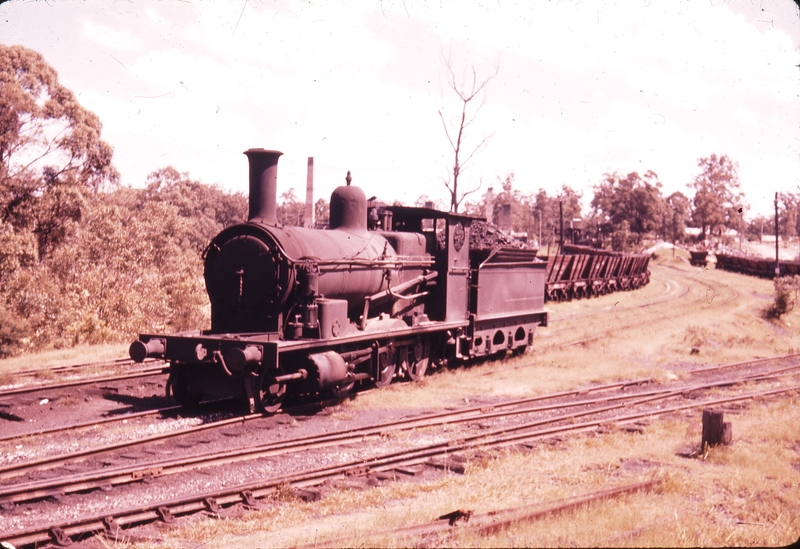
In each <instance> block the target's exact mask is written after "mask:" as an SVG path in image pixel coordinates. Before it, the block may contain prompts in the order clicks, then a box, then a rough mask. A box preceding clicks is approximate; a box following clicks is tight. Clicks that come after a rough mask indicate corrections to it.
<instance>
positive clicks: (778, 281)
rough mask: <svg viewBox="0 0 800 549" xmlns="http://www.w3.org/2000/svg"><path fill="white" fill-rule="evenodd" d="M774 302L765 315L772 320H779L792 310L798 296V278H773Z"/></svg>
mask: <svg viewBox="0 0 800 549" xmlns="http://www.w3.org/2000/svg"><path fill="white" fill-rule="evenodd" d="M774 284H775V300H774V301H773V303H772V305H770V307H769V309H767V315H768V316H771V317H772V318H780V317H782V316H783V315H785V314H786V313H788V312H790V311H791V310H792V309H794V306H795V304H797V299H798V296H800V276H797V275H794V276H779V277H775V280H774Z"/></svg>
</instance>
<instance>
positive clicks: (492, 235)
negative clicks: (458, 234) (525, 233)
mask: <svg viewBox="0 0 800 549" xmlns="http://www.w3.org/2000/svg"><path fill="white" fill-rule="evenodd" d="M522 247H523V245H522V243H521V242H519V241H517V240H515V239H514V237H512V236H511V235H509V234H506V233H504V232H503V231H501V230H500V228H499V227H498V226H497V225H494V224H493V223H488V222H486V221H473V222H472V225H470V231H469V248H470V250H491V249H493V248H522Z"/></svg>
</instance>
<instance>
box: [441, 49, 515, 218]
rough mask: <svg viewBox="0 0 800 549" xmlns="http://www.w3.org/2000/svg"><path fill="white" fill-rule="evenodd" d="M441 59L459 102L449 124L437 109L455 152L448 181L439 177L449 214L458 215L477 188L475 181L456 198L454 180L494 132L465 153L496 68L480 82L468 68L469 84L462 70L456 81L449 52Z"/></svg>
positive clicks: (498, 68) (456, 187)
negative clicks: (469, 135) (459, 209)
mask: <svg viewBox="0 0 800 549" xmlns="http://www.w3.org/2000/svg"><path fill="white" fill-rule="evenodd" d="M442 57H443V58H444V64H445V67H446V68H447V85H448V86H449V87H450V88H452V90H453V91H454V92H455V93H456V95H457V96H458V98H459V100H460V101H461V112H460V113H459V114H456V115H454V116H452V117H450V118H449V122H448V119H446V118H445V115H444V114H443V113H442V109H439V118H441V120H442V126H444V132H445V134H446V135H447V140H448V141H449V142H450V147H452V149H453V152H454V153H455V158H454V159H453V174H452V178H451V177H450V176H448V177H447V179H444V178H443V182H444V185H445V187H447V190H448V191H450V211H452V212H458V206H459V205H460V204H461V202H462V201H463V200H464V198H466V197H467V196H468V195H470V194H472V193H474V192H475V191H477V190H478V189H480V182H479V183H478V186H477V187H475V188H474V189H470V190H468V191H466V192H462V193H461V196H459V194H458V193H459V190H458V178H459V176H460V175H461V173H462V172H464V171H465V170H466V169H467V168H468V166H469V163H470V161H471V160H472V159H473V158H474V157H475V155H476V154H478V153H479V152H481V151H482V150H483V149H485V148H486V146H487V145H488V144H489V141H490V140H491V139H492V137H494V132H492V133H491V134H489V135H487V136H485V137H483V138H482V139H481V140H480V141H478V144H477V145H476V146H474V147H472V149H471V151H470V152H469V153H467V152H466V150H470V149H469V148H467V149H466V150H465V142H466V141H467V129H468V128H469V127H470V126H471V125H472V123H473V122H475V119H476V118H477V117H478V113H479V112H480V110H481V108H482V107H483V105H484V104H485V103H486V85H487V84H488V83H489V82H490V81H491V80H492V79H493V78H494V77H496V76H497V74H498V73H499V72H500V66H499V64H495V67H494V74H492V75H490V76H489V77H487V78H485V79H484V80H481V81H478V74H477V72H476V71H475V67H472V69H471V72H472V79H471V80H472V81H471V82H469V78H468V77H467V76H466V75H465V74H464V73H465V72H466V69H465V70H464V71H463V72H462V74H461V78H460V79H458V80H457V79H456V75H455V72H454V71H453V62H452V54H451V53H448V55H447V57H445V56H444V52H443V53H442Z"/></svg>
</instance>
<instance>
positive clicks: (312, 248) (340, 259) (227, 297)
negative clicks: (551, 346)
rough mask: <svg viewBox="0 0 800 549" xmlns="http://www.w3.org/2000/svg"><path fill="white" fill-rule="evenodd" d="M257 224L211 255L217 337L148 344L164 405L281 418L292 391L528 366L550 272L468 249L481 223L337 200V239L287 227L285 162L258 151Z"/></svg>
mask: <svg viewBox="0 0 800 549" xmlns="http://www.w3.org/2000/svg"><path fill="white" fill-rule="evenodd" d="M244 154H246V155H247V157H248V160H249V170H250V181H249V183H250V199H249V215H248V220H247V221H246V222H245V223H242V224H239V225H234V226H231V227H228V228H226V229H224V230H223V231H222V232H220V233H219V235H217V236H216V237H215V238H214V239H213V240H212V241H211V243H210V244H209V246H208V248H207V249H206V252H205V254H204V255H205V258H204V260H205V270H204V277H205V282H206V288H207V291H208V296H209V299H210V302H211V329H210V330H204V331H194V332H182V333H178V334H174V335H157V334H141V335H140V336H139V339H138V340H137V341H135V342H133V344H131V347H130V356H131V358H133V359H134V360H135V361H137V362H142V361H144V360H145V359H146V358H148V357H152V358H160V359H163V360H165V361H168V362H169V365H170V366H169V380H168V383H167V393H168V394H169V392H170V391H171V392H172V394H173V395H174V396H175V398H176V399H177V400H178V402H179V403H181V404H193V403H196V402H198V401H199V400H200V398H201V397H202V396H204V395H209V396H212V395H213V396H233V397H242V398H245V399H247V400H248V401H249V405H250V410H251V411H254V410H259V411H261V412H275V411H277V410H278V409H279V408H280V406H281V403H282V400H283V397H284V395H285V394H286V393H287V390H288V391H293V392H296V393H320V392H330V393H332V394H333V395H335V396H339V397H341V396H344V395H346V394H347V393H348V392H349V391H350V390H351V389H352V388H353V386H354V384H355V383H357V382H365V381H366V382H372V383H374V384H375V385H377V386H378V387H383V386H386V385H388V384H389V383H390V382H391V381H392V379H393V378H394V377H395V376H405V377H408V378H411V379H412V380H418V379H420V378H421V377H423V376H424V375H425V372H426V370H427V369H428V367H429V366H430V365H441V364H444V363H446V362H447V361H452V360H467V359H470V358H473V357H478V356H485V355H494V354H499V353H505V352H506V351H508V350H510V351H515V352H524V350H525V349H527V347H528V346H530V345H531V344H532V343H533V336H534V331H535V329H536V326H539V325H542V326H546V325H547V312H546V311H545V310H544V296H545V276H546V275H545V269H546V263H545V262H542V261H538V260H537V259H536V257H535V252H534V251H533V250H520V249H510V248H498V249H474V250H471V249H470V245H469V243H470V225H471V223H472V222H473V221H475V220H476V219H478V218H474V217H470V216H466V215H460V214H454V213H447V212H442V211H437V210H434V209H427V208H410V207H401V206H391V207H384V208H377V207H371V208H370V207H368V206H369V205H368V202H367V200H366V196H365V194H364V192H363V191H362V190H361V189H359V188H358V187H356V186H351V185H350V174H349V172H348V177H347V185H346V186H341V187H338V188H337V189H336V190H334V191H333V193H332V195H331V201H330V228H329V229H326V230H316V229H307V228H300V227H287V226H283V225H280V224H279V223H278V221H277V215H276V194H277V165H278V158H279V157H280V156H281V154H282V153H280V152H278V151H268V150H264V149H250V150H248V151H246V152H245V153H244Z"/></svg>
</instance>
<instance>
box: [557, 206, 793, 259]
mask: <svg viewBox="0 0 800 549" xmlns="http://www.w3.org/2000/svg"><path fill="white" fill-rule="evenodd" d="M776 196H777V195H776ZM776 200H777V199H776ZM558 219H559V221H558V222H559V224H560V225H561V232H560V234H559V235H558V253H560V254H563V253H564V201H563V200H559V201H558Z"/></svg>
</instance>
